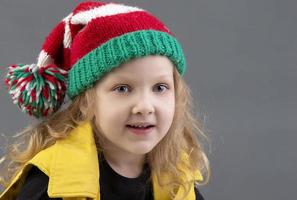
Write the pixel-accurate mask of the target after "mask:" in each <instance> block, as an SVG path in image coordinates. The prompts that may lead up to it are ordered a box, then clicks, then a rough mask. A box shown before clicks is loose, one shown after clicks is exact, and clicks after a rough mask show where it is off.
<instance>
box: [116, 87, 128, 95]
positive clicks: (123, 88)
mask: <svg viewBox="0 0 297 200" xmlns="http://www.w3.org/2000/svg"><path fill="white" fill-rule="evenodd" d="M114 90H116V91H118V92H119V93H124V92H125V91H127V90H128V87H127V86H125V85H120V86H118V87H116V88H115V89H114Z"/></svg>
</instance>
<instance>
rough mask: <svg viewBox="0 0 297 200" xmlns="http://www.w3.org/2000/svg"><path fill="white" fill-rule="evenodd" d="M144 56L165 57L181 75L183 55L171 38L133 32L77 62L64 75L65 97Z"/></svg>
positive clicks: (106, 44)
mask: <svg viewBox="0 0 297 200" xmlns="http://www.w3.org/2000/svg"><path fill="white" fill-rule="evenodd" d="M147 55H164V56H167V57H168V58H169V59H170V60H171V61H172V62H173V63H174V64H175V66H176V68H177V70H178V72H179V73H180V74H181V75H182V76H183V75H184V72H185V70H186V60H185V56H184V54H183V51H182V47H181V45H180V43H179V42H178V41H177V40H176V39H175V38H174V37H173V36H171V35H169V34H167V33H165V32H161V31H155V30H141V31H135V32H130V33H127V34H124V35H121V36H119V37H115V38H113V39H111V40H109V41H107V42H106V43H104V44H103V45H101V46H99V47H98V48H96V49H94V50H93V51H91V52H90V53H88V54H87V55H85V56H84V57H82V58H81V59H80V60H78V61H77V63H75V64H74V65H73V67H72V69H71V70H70V71H69V74H68V96H69V97H70V99H73V98H74V97H76V96H77V95H79V94H80V93H81V92H83V91H84V90H86V89H88V88H91V87H92V86H93V84H94V83H95V82H96V81H97V80H99V79H101V78H102V77H103V76H104V75H105V74H106V73H108V72H110V71H111V70H112V69H113V68H115V67H118V66H119V65H121V64H122V63H124V62H127V61H129V60H131V59H133V58H138V57H142V56H147Z"/></svg>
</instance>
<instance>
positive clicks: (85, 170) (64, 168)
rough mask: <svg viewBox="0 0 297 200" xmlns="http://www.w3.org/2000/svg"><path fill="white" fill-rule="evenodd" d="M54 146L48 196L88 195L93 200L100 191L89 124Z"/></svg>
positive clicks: (93, 141)
mask: <svg viewBox="0 0 297 200" xmlns="http://www.w3.org/2000/svg"><path fill="white" fill-rule="evenodd" d="M54 146H55V151H54V154H55V155H54V156H53V160H52V165H51V167H50V179H49V186H48V193H49V195H51V196H53V197H54V196H60V195H63V196H81V195H84V196H85V195H87V196H88V197H91V198H95V197H96V196H97V195H98V194H97V193H98V191H99V190H98V188H99V189H100V187H99V164H98V156H97V148H96V145H95V140H94V137H93V132H92V127H91V124H90V123H89V122H87V123H84V124H82V125H80V126H78V127H77V128H75V129H73V130H72V132H71V133H70V135H69V136H68V137H67V138H66V139H63V140H58V141H57V142H56V144H55V145H54ZM65 159H67V162H65Z"/></svg>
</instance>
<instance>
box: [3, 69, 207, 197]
mask: <svg viewBox="0 0 297 200" xmlns="http://www.w3.org/2000/svg"><path fill="white" fill-rule="evenodd" d="M173 76H174V85H175V98H176V107H175V114H174V119H173V123H172V126H171V127H170V129H169V131H168V133H167V134H166V136H165V137H164V138H163V139H162V140H161V141H160V142H159V143H158V144H157V146H156V147H155V148H154V149H153V150H152V151H151V152H149V153H148V154H147V162H148V164H149V166H150V167H151V170H152V172H154V173H155V174H156V176H157V180H158V183H159V185H160V186H165V185H167V186H169V187H170V188H171V189H170V195H171V196H172V197H174V195H175V193H176V192H177V191H176V190H177V188H178V187H179V186H181V187H183V188H184V191H186V192H185V193H184V197H185V196H186V195H187V194H188V192H189V191H190V189H191V186H192V185H193V181H187V182H185V181H184V180H183V179H182V177H185V174H184V173H185V172H184V171H182V170H180V169H179V168H177V167H176V166H177V165H178V163H179V162H180V160H181V157H180V156H177V155H180V153H181V152H186V153H188V155H189V163H188V164H187V165H186V167H187V168H188V169H189V170H190V171H192V172H194V171H195V170H197V169H199V171H200V172H201V174H202V176H203V181H201V182H195V185H205V184H207V183H208V181H209V177H210V167H209V161H208V158H207V156H206V154H205V152H204V149H203V146H202V142H201V141H203V139H206V140H205V141H206V142H209V139H208V137H207V136H206V135H205V133H204V132H203V131H202V128H203V126H202V123H201V122H200V121H199V120H198V118H196V117H195V115H194V104H193V98H192V95H191V91H190V89H189V87H188V86H187V84H186V82H185V81H184V80H183V79H182V78H181V77H180V75H179V73H178V71H177V70H176V68H174V73H173ZM94 95H95V90H94V87H92V88H90V89H88V90H86V91H85V92H83V93H82V94H81V95H79V96H77V97H76V98H75V99H74V100H73V101H72V102H71V104H70V105H69V106H68V107H66V108H65V109H61V110H60V111H58V112H56V113H55V114H54V115H52V116H51V117H49V118H48V119H45V120H44V121H42V122H40V123H39V124H37V125H36V126H32V125H31V126H28V127H26V128H25V129H24V130H23V131H21V132H20V133H19V134H17V135H16V136H15V141H14V143H13V144H11V145H10V148H9V149H8V156H7V157H3V158H2V159H0V160H2V163H0V172H1V173H0V174H1V175H0V180H1V181H0V183H1V184H2V185H4V187H6V186H7V185H8V183H9V182H10V181H11V179H12V177H14V176H15V174H16V173H17V172H18V171H19V170H20V169H22V167H23V166H24V165H25V163H26V162H27V161H29V160H30V159H31V158H33V157H34V156H35V155H36V154H37V153H38V152H40V151H41V150H43V149H45V148H48V147H49V146H51V145H53V144H54V143H55V142H56V141H57V140H59V139H63V138H66V137H67V136H68V134H69V133H70V131H71V130H73V129H74V128H75V127H77V126H78V125H80V124H82V123H84V122H85V121H91V122H92V123H91V124H92V127H93V130H94V133H95V134H94V137H95V141H96V144H97V147H98V150H100V149H102V146H103V139H104V138H103V137H101V135H102V134H99V132H100V131H98V130H97V128H96V127H95V125H94V121H93V120H94V113H93V112H92V107H93V105H94V103H95V101H94V99H95V96H94ZM172 147H174V148H172ZM0 162H1V161H0ZM164 172H167V173H170V175H171V176H170V177H173V179H171V181H170V182H164V181H163V180H162V179H161V177H162V176H161V175H162V174H163V173H164Z"/></svg>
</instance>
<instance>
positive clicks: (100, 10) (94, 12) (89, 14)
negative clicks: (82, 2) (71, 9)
mask: <svg viewBox="0 0 297 200" xmlns="http://www.w3.org/2000/svg"><path fill="white" fill-rule="evenodd" d="M135 11H144V10H143V9H141V8H137V7H132V6H126V5H122V4H114V3H109V4H106V5H103V6H100V7H96V8H93V9H91V10H87V11H82V12H79V13H77V14H75V15H73V16H72V18H71V20H70V21H71V23H72V24H87V23H88V22H89V21H91V20H92V19H95V18H98V17H105V16H112V15H117V14H123V13H129V12H135Z"/></svg>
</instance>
